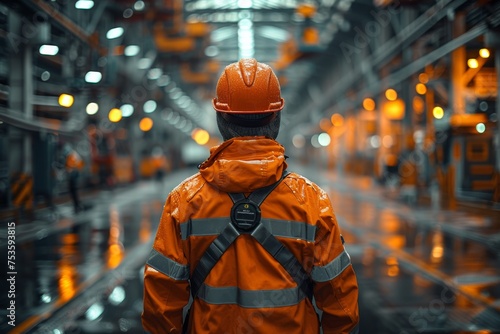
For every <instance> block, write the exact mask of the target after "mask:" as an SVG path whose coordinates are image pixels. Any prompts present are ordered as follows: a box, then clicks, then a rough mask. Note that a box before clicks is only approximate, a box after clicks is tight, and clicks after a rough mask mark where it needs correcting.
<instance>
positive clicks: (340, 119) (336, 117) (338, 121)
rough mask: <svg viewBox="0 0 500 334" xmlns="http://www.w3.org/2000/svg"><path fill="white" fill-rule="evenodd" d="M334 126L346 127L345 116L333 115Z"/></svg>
mask: <svg viewBox="0 0 500 334" xmlns="http://www.w3.org/2000/svg"><path fill="white" fill-rule="evenodd" d="M330 120H331V121H332V124H333V126H336V127H341V126H342V125H344V116H342V115H341V114H333V115H332V117H331V119H330Z"/></svg>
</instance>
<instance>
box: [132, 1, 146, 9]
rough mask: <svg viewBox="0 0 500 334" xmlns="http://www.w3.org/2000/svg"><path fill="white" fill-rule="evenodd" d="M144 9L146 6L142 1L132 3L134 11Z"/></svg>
mask: <svg viewBox="0 0 500 334" xmlns="http://www.w3.org/2000/svg"><path fill="white" fill-rule="evenodd" d="M144 7H146V5H145V4H144V1H142V0H139V1H136V2H135V3H134V9H135V10H138V11H141V10H144Z"/></svg>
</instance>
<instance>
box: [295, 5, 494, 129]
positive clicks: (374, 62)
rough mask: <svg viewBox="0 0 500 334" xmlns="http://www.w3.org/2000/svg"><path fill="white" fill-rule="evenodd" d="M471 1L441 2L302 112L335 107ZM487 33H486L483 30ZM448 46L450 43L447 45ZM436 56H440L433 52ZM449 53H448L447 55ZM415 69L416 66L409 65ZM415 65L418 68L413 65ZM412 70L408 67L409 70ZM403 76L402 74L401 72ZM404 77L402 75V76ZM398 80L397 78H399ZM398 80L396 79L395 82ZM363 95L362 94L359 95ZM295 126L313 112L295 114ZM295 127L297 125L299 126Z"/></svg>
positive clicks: (302, 108) (303, 108)
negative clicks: (365, 78) (369, 73)
mask: <svg viewBox="0 0 500 334" xmlns="http://www.w3.org/2000/svg"><path fill="white" fill-rule="evenodd" d="M467 1H468V0H443V1H439V2H438V3H437V4H435V5H434V6H432V7H431V8H429V9H428V10H427V11H426V12H425V13H423V14H422V15H421V16H420V17H419V18H417V19H416V20H415V21H413V22H412V23H411V24H409V25H408V26H407V27H405V28H404V29H403V30H401V31H400V32H399V33H398V34H397V35H396V36H394V37H393V38H392V39H391V40H389V41H388V42H386V43H384V44H383V45H381V46H380V47H379V48H378V49H377V50H375V52H374V53H373V55H372V56H371V57H369V58H368V59H367V60H366V61H364V62H362V63H361V64H359V66H356V67H355V69H354V70H353V72H351V73H352V74H351V75H349V76H345V77H343V78H342V80H339V81H338V82H337V83H336V84H335V85H332V86H331V87H330V88H329V89H328V90H327V91H325V92H324V94H323V96H324V98H323V99H322V100H321V101H317V102H314V101H311V102H310V103H309V104H308V105H307V106H306V107H301V108H300V109H301V110H312V109H318V110H321V111H323V110H325V109H326V108H328V107H329V106H330V104H331V101H339V99H341V100H344V99H343V98H341V96H342V94H344V93H345V92H346V91H347V90H348V89H349V88H350V87H352V86H353V85H354V84H355V83H356V82H359V81H360V80H363V76H364V74H365V72H366V71H367V70H369V69H373V68H376V67H377V68H380V67H382V66H383V65H385V64H387V63H388V62H389V61H391V59H392V58H393V57H394V55H396V54H398V53H399V52H400V51H401V48H402V47H403V46H405V45H409V44H411V43H412V42H414V41H416V40H417V39H418V38H419V37H421V36H422V35H423V34H424V33H426V32H427V31H428V30H430V29H432V27H433V26H434V25H435V24H436V23H437V22H439V20H441V19H442V18H443V17H445V16H446V15H447V13H448V12H449V11H454V10H456V9H457V8H458V7H460V6H462V5H463V4H464V3H466V2H467ZM483 29H484V28H483ZM483 32H484V30H483ZM447 45H448V44H447ZM432 54H436V53H435V52H433V53H432ZM445 54H446V53H445ZM409 66H412V65H409ZM413 66H414V65H413ZM406 68H408V66H407V67H406ZM398 73H399V72H398ZM399 75H401V73H400V74H399ZM394 78H397V76H395V77H394ZM393 80H394V79H393ZM358 96H359V95H358ZM294 114H296V117H294V121H295V124H297V123H303V122H304V121H306V118H307V117H308V116H309V113H294ZM295 124H294V125H295Z"/></svg>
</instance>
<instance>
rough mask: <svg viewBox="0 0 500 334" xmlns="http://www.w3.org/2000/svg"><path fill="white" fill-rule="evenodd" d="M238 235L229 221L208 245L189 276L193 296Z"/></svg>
mask: <svg viewBox="0 0 500 334" xmlns="http://www.w3.org/2000/svg"><path fill="white" fill-rule="evenodd" d="M239 236H240V232H238V230H237V229H236V227H234V225H233V224H231V223H229V224H228V225H227V226H226V228H225V229H224V230H222V232H221V233H220V234H219V236H218V237H217V238H216V239H215V240H214V241H213V242H212V243H211V244H210V246H208V248H207V250H206V251H205V253H204V254H203V256H202V257H201V259H200V262H198V265H197V266H196V268H195V269H194V271H193V275H192V276H191V278H190V283H191V292H192V294H193V297H196V296H197V295H198V291H199V290H200V287H201V285H202V284H203V282H205V279H206V278H207V276H208V274H209V273H210V271H211V270H212V268H213V267H214V266H215V264H216V263H217V261H219V259H220V258H221V257H222V255H223V254H224V253H225V252H226V250H227V249H228V248H229V246H231V244H232V243H233V242H234V241H235V240H236V238H238V237H239Z"/></svg>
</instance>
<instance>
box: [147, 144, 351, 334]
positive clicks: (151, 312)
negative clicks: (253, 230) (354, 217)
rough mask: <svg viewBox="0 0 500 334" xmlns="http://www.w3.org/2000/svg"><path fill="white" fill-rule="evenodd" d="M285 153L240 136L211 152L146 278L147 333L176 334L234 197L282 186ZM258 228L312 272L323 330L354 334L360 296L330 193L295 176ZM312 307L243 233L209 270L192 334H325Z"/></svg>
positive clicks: (165, 226)
mask: <svg viewBox="0 0 500 334" xmlns="http://www.w3.org/2000/svg"><path fill="white" fill-rule="evenodd" d="M286 167H287V164H286V162H285V156H284V148H283V147H282V146H281V145H280V144H279V143H277V142H276V141H274V140H272V139H267V138H264V137H240V138H233V139H231V140H228V141H226V142H224V143H222V144H221V145H219V146H218V147H214V148H212V150H211V154H210V157H209V158H208V159H207V160H206V161H205V162H204V163H203V164H202V165H201V166H200V173H198V174H196V175H194V176H192V177H190V178H188V179H186V180H185V181H184V182H182V183H181V184H180V185H179V186H178V187H176V188H175V189H174V190H173V191H172V192H171V193H170V194H169V196H168V198H167V200H166V203H165V206H164V209H163V214H162V217H161V221H160V225H159V227H158V231H157V234H156V239H155V242H154V245H153V250H152V251H151V254H150V257H149V259H148V262H147V265H146V269H145V276H144V312H143V315H142V322H143V326H144V328H145V329H146V330H147V331H148V332H151V333H180V332H181V328H182V311H183V307H184V306H185V305H186V304H187V303H188V301H189V294H190V291H189V277H190V275H191V274H192V271H193V270H194V268H195V267H196V265H197V263H198V261H199V259H200V258H201V257H202V255H203V254H204V252H205V250H206V249H207V247H208V246H209V245H210V244H211V243H212V241H213V240H214V239H215V238H216V237H217V235H218V234H219V233H220V232H221V231H222V229H224V228H225V227H226V226H227V224H229V222H230V218H229V213H230V210H231V207H232V201H231V199H230V198H229V196H228V194H227V193H228V192H236V193H237V192H246V193H248V192H252V191H254V190H256V189H258V188H262V187H264V186H266V185H269V184H272V183H274V182H276V181H277V180H278V179H279V178H280V176H281V174H282V172H283V170H284V169H286ZM261 211H262V224H263V225H264V226H265V227H266V228H267V229H268V230H269V231H270V232H272V234H273V235H274V236H276V237H277V238H278V239H279V240H280V241H281V242H282V243H283V244H284V245H285V246H286V247H287V248H288V249H289V250H290V251H291V252H292V253H293V254H294V255H295V256H296V257H297V259H298V260H299V262H300V263H301V264H302V265H303V267H304V269H305V270H306V271H307V272H308V273H310V275H311V278H312V280H313V282H314V299H315V301H316V305H317V306H318V308H319V309H321V310H322V311H323V314H322V320H321V325H322V328H323V332H324V333H325V334H327V333H354V332H356V326H357V323H358V304H357V300H358V291H357V282H356V277H355V274H354V271H353V269H352V266H351V263H350V258H349V255H348V254H347V252H346V251H345V249H344V246H343V244H342V241H341V237H340V230H339V227H338V224H337V221H336V219H335V215H334V213H333V210H332V206H331V204H330V200H329V198H328V196H327V195H326V193H325V192H324V191H323V190H322V189H321V188H319V187H318V186H317V185H316V184H314V183H312V182H311V181H309V180H307V179H306V178H304V177H302V176H300V175H298V174H296V173H291V174H290V175H288V176H287V177H286V178H285V179H284V180H283V181H282V182H281V183H280V184H279V185H278V187H277V188H276V189H275V190H274V191H273V192H272V193H271V194H270V195H269V196H268V197H267V199H266V200H265V201H264V202H263V204H262V205H261ZM319 326H320V324H319V320H318V316H317V314H316V312H315V310H314V307H313V305H312V304H311V301H310V300H309V299H308V298H304V297H303V294H300V293H299V291H298V287H297V286H296V283H295V281H294V280H293V279H292V277H290V274H289V273H288V272H287V271H286V270H285V269H284V268H283V267H282V266H281V265H280V264H279V263H278V262H277V261H276V260H275V259H274V258H273V256H272V255H270V254H269V253H268V252H267V251H266V250H265V249H263V248H262V247H261V246H260V245H259V244H258V243H257V242H256V241H255V240H253V239H252V237H251V236H250V235H245V234H244V235H241V236H239V237H238V238H237V239H236V241H235V242H234V243H233V244H232V245H231V246H230V247H229V249H228V250H227V251H226V253H225V254H224V255H223V256H222V257H221V259H220V260H219V262H217V264H216V265H215V267H214V268H213V269H212V271H211V272H210V274H209V275H208V277H207V278H206V280H205V283H204V284H203V285H202V287H201V288H200V291H199V294H198V297H197V298H195V299H194V301H193V305H192V306H191V313H190V318H189V328H188V332H189V333H196V334H203V333H210V334H212V333H223V334H225V333H265V334H267V333H291V334H292V333H297V334H299V333H300V334H307V333H315V334H316V333H319Z"/></svg>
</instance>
